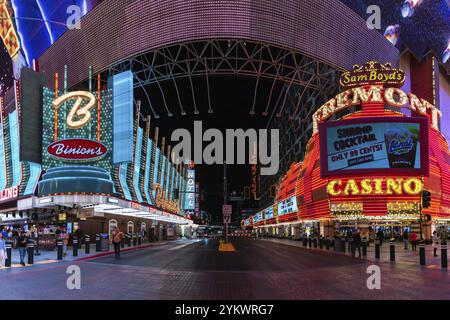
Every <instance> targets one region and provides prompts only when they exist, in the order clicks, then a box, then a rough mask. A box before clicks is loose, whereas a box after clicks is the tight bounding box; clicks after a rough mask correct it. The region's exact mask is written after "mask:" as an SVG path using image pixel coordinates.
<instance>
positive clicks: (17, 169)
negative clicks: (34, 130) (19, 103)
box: [8, 110, 22, 186]
mask: <svg viewBox="0 0 450 320" xmlns="http://www.w3.org/2000/svg"><path fill="white" fill-rule="evenodd" d="M8 118H9V134H10V141H11V164H12V183H11V186H17V185H19V184H20V180H21V176H22V174H21V166H20V161H19V150H20V148H19V122H18V113H17V110H14V111H13V112H11V113H10V114H9V115H8Z"/></svg>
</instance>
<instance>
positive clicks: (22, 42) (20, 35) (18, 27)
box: [11, 0, 31, 66]
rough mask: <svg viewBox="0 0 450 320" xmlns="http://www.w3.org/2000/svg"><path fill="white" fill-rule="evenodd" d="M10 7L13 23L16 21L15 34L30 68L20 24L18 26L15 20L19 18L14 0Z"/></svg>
mask: <svg viewBox="0 0 450 320" xmlns="http://www.w3.org/2000/svg"><path fill="white" fill-rule="evenodd" d="M11 5H12V8H13V11H14V21H16V26H17V33H18V35H19V41H20V44H21V48H22V49H23V53H24V54H25V59H26V60H27V66H30V65H31V64H30V58H29V56H28V51H27V48H26V47H25V38H24V37H23V35H22V31H21V30H20V24H19V20H18V19H17V17H18V16H19V13H18V10H17V6H16V4H15V0H11Z"/></svg>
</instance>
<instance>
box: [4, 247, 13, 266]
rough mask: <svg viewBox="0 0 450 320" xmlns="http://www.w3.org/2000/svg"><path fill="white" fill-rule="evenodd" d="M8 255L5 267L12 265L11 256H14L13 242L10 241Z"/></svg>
mask: <svg viewBox="0 0 450 320" xmlns="http://www.w3.org/2000/svg"><path fill="white" fill-rule="evenodd" d="M5 247H6V255H7V258H6V260H5V267H11V260H12V259H11V257H12V243H11V242H10V241H8V242H6V244H5Z"/></svg>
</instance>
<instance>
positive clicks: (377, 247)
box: [375, 238, 381, 259]
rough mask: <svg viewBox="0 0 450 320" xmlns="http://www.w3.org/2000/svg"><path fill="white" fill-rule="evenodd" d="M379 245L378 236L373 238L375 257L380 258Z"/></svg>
mask: <svg viewBox="0 0 450 320" xmlns="http://www.w3.org/2000/svg"><path fill="white" fill-rule="evenodd" d="M380 245H381V240H380V239H379V238H376V239H375V259H380Z"/></svg>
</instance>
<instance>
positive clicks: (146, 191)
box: [144, 139, 153, 204]
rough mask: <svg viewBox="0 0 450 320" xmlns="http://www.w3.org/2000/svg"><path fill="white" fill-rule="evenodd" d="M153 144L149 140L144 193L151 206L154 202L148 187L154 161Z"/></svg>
mask: <svg viewBox="0 0 450 320" xmlns="http://www.w3.org/2000/svg"><path fill="white" fill-rule="evenodd" d="M152 143H153V141H152V140H150V139H148V141H147V157H146V160H145V177H144V193H145V197H146V198H147V202H148V203H150V204H153V203H152V200H151V198H150V193H149V191H148V187H149V184H150V165H151V163H152V161H151V160H152V159H151V157H152V152H151V151H152Z"/></svg>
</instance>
